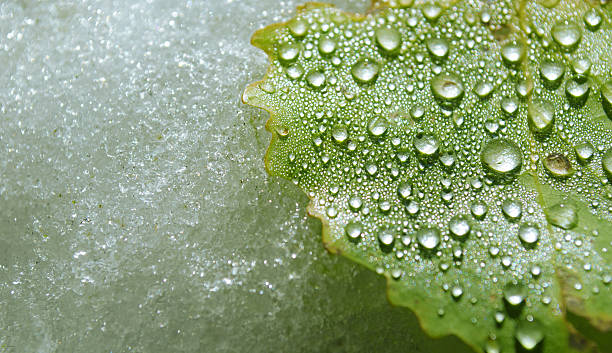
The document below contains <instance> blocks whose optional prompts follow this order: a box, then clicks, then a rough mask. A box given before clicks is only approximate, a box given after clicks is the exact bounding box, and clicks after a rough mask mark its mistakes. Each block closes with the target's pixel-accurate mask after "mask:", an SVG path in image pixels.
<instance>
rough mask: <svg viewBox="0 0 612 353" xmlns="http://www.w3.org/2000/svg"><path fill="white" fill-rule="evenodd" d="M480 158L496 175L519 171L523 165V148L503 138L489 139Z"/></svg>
mask: <svg viewBox="0 0 612 353" xmlns="http://www.w3.org/2000/svg"><path fill="white" fill-rule="evenodd" d="M480 159H481V161H482V163H483V165H484V166H485V167H486V168H487V169H488V170H489V171H490V172H493V173H494V174H496V175H508V174H514V173H517V172H519V171H520V170H521V166H522V165H523V156H522V153H521V150H520V149H519V148H518V146H517V145H516V144H514V142H512V141H510V140H506V139H503V138H498V139H493V140H491V141H489V143H487V145H485V147H484V148H483V149H482V152H481V155H480Z"/></svg>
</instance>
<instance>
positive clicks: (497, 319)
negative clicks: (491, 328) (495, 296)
mask: <svg viewBox="0 0 612 353" xmlns="http://www.w3.org/2000/svg"><path fill="white" fill-rule="evenodd" d="M504 320H506V315H504V313H502V312H501V311H498V312H496V313H495V322H497V324H499V325H501V324H502V323H503V322H504Z"/></svg>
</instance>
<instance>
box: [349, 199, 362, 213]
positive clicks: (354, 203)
mask: <svg viewBox="0 0 612 353" xmlns="http://www.w3.org/2000/svg"><path fill="white" fill-rule="evenodd" d="M348 204H349V207H350V208H351V210H353V211H355V212H357V211H359V210H360V209H361V206H362V205H363V202H362V201H361V197H359V196H351V197H350V198H349V200H348Z"/></svg>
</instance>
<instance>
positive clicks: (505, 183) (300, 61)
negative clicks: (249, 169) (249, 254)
mask: <svg viewBox="0 0 612 353" xmlns="http://www.w3.org/2000/svg"><path fill="white" fill-rule="evenodd" d="M611 11H612V7H611V6H609V5H599V3H595V2H589V1H582V0H573V1H556V0H540V1H520V2H513V1H500V2H488V1H484V0H482V1H478V0H472V1H439V2H436V3H430V2H422V1H418V0H417V1H411V0H408V1H407V0H377V1H373V4H372V8H371V10H370V11H369V12H368V13H367V14H366V15H363V16H361V15H355V14H348V13H343V12H342V11H339V10H337V9H335V8H333V7H330V6H326V5H323V4H317V3H310V4H307V5H305V6H303V7H301V8H300V9H299V11H298V15H297V16H296V17H295V18H293V19H292V20H290V21H289V22H287V23H282V24H276V25H272V26H270V27H267V28H264V29H262V30H260V31H258V32H257V33H256V34H255V35H254V36H253V44H254V45H256V46H257V47H259V48H261V49H263V50H264V51H265V52H266V53H267V54H268V55H269V57H270V68H269V70H268V73H267V74H266V77H265V79H264V80H263V81H260V82H257V83H254V84H252V85H251V86H249V87H248V88H247V89H246V91H245V93H244V96H243V101H244V102H245V103H247V104H251V105H254V106H257V107H261V108H263V109H265V110H266V111H268V112H269V113H270V115H271V117H270V119H269V120H268V122H267V125H266V126H267V128H268V129H269V130H270V131H271V132H272V133H273V137H272V142H271V145H270V148H269V150H268V152H267V154H266V158H265V163H266V168H267V170H268V172H269V173H270V174H272V175H278V176H281V177H283V178H286V179H289V180H292V181H293V182H294V183H295V184H296V185H298V186H299V187H300V188H301V189H302V190H304V192H306V194H307V195H308V197H309V198H310V203H309V205H308V212H309V213H310V214H311V215H313V216H315V217H318V218H320V219H321V221H322V223H323V242H324V244H325V246H326V247H327V249H329V250H330V251H332V252H336V253H339V254H341V255H343V256H345V257H347V258H349V259H351V260H353V261H355V262H357V263H359V264H362V265H363V266H366V267H368V268H370V269H372V270H374V271H376V272H377V273H380V274H381V275H384V276H385V277H386V278H387V279H388V282H387V283H388V286H387V287H388V288H387V291H388V297H389V300H390V301H391V302H392V303H393V304H396V305H400V306H405V307H408V308H410V309H411V310H413V311H414V312H415V313H416V315H417V316H418V318H419V320H420V322H421V325H422V327H423V328H424V330H425V331H426V332H427V333H429V334H430V335H432V336H435V337H438V336H444V335H449V334H452V335H456V336H458V337H460V338H461V339H462V340H464V341H465V342H466V343H467V344H469V345H470V346H472V347H473V348H474V350H475V351H477V352H488V353H493V352H523V351H537V352H543V353H548V352H550V353H553V352H554V353H558V352H596V351H598V350H599V351H604V350H606V349H608V348H609V347H610V339H609V337H610V332H611V331H612V284H611V282H612V269H611V266H612V222H611V221H612V188H611V187H610V182H611V181H612V147H611V146H612V121H611V119H612V81H610V71H611V69H612V65H611V62H612V57H611V56H612V24H611V21H612V18H611ZM598 345H599V347H598Z"/></svg>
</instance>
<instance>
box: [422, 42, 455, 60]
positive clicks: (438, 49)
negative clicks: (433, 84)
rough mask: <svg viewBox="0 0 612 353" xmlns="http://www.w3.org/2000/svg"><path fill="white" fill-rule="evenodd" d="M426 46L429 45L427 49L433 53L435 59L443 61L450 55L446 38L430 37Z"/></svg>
mask: <svg viewBox="0 0 612 353" xmlns="http://www.w3.org/2000/svg"><path fill="white" fill-rule="evenodd" d="M425 46H426V47H427V50H428V51H429V54H430V55H431V57H432V59H434V61H441V60H442V59H444V58H446V56H447V55H448V51H449V45H448V42H447V41H446V40H445V39H442V38H431V39H428V40H427V41H426V42H425Z"/></svg>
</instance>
